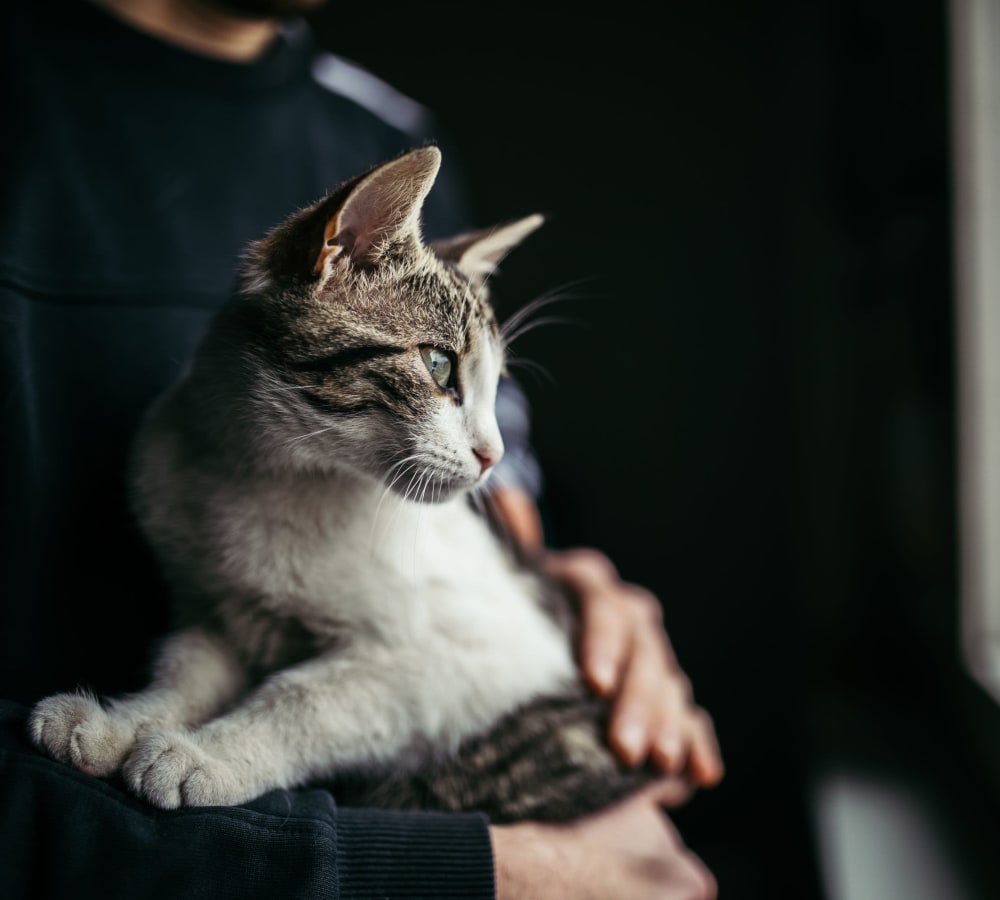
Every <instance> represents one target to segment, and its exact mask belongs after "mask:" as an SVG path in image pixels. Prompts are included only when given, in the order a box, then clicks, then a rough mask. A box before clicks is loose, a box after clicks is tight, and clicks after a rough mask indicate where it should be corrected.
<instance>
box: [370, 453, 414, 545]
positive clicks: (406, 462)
mask: <svg viewBox="0 0 1000 900" xmlns="http://www.w3.org/2000/svg"><path fill="white" fill-rule="evenodd" d="M418 459H419V454H416V453H414V454H412V455H410V456H406V457H404V458H403V459H401V460H399V462H395V463H393V464H392V465H391V466H390V467H389V471H388V472H387V473H386V474H387V476H388V475H391V474H392V472H393V470H394V469H395V470H396V474H395V475H394V476H393V478H392V481H390V482H389V484H387V485H386V487H385V490H384V491H382V496H381V497H379V501H378V504H377V505H376V506H375V512H374V514H373V515H372V530H371V535H370V536H369V544H370V545H371V548H372V550H373V551H374V549H375V532H376V528H377V525H378V517H379V512H380V511H381V509H382V505H383V503H385V498H386V497H387V496H388V495H389V494H390V493H391V492H392V489H393V488H394V487H395V486H396V483H397V482H398V481H399V479H400V478H402V477H403V476H404V474H405V473H406V472H407V471H412V470H413V469H414V468H416V465H417V461H418ZM404 467H405V468H404ZM398 512H399V509H398V508H397V510H396V513H397V514H398ZM393 521H395V515H393V517H392V518H391V519H390V520H389V523H388V525H387V526H386V531H385V532H383V534H385V533H386V532H387V531H388V528H389V527H391V525H392V523H393Z"/></svg>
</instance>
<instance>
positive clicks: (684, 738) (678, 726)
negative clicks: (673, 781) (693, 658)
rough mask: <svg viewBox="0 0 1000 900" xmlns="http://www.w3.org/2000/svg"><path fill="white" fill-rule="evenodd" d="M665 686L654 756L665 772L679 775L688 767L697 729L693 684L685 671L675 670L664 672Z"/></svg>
mask: <svg viewBox="0 0 1000 900" xmlns="http://www.w3.org/2000/svg"><path fill="white" fill-rule="evenodd" d="M661 685H662V686H661V689H660V697H659V718H658V721H657V728H656V732H655V735H654V738H653V744H652V747H651V748H650V756H651V757H652V760H653V762H654V763H655V764H656V765H657V766H658V767H659V768H660V769H662V770H663V771H664V772H668V773H672V774H677V773H679V772H681V771H683V769H684V768H685V766H686V764H687V760H688V755H689V754H690V751H691V743H692V741H691V737H692V732H693V731H694V728H695V723H694V722H693V721H692V718H691V711H692V706H691V683H690V681H689V680H688V677H687V676H686V675H685V674H684V673H683V672H681V671H680V670H679V669H675V670H672V671H665V672H664V674H663V675H662V677H661Z"/></svg>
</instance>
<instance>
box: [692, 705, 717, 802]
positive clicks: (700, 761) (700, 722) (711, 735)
mask: <svg viewBox="0 0 1000 900" xmlns="http://www.w3.org/2000/svg"><path fill="white" fill-rule="evenodd" d="M691 721H692V727H691V751H690V758H689V763H688V767H689V769H690V772H691V778H692V779H693V780H694V782H695V783H696V784H699V785H701V786H702V787H712V786H713V785H716V784H718V783H719V782H720V781H721V780H722V776H723V775H724V774H725V766H724V765H723V762H722V751H721V750H720V749H719V739H718V737H717V736H716V733H715V725H714V724H713V722H712V717H711V716H709V714H708V713H707V712H705V710H703V709H701V708H700V707H699V708H697V709H696V710H695V714H694V715H693V717H692V720H691Z"/></svg>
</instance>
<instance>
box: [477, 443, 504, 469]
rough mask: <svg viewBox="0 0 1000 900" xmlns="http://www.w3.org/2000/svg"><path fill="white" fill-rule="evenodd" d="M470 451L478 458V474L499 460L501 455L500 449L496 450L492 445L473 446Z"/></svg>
mask: <svg viewBox="0 0 1000 900" xmlns="http://www.w3.org/2000/svg"><path fill="white" fill-rule="evenodd" d="M472 452H473V453H474V454H475V456H476V459H478V460H479V474H480V475H482V474H483V472H485V471H486V470H487V469H489V468H492V467H493V466H495V465H496V464H497V463H498V462H500V457H501V456H502V455H503V451H502V450H500V451H497V450H495V449H494V448H492V447H473V448H472Z"/></svg>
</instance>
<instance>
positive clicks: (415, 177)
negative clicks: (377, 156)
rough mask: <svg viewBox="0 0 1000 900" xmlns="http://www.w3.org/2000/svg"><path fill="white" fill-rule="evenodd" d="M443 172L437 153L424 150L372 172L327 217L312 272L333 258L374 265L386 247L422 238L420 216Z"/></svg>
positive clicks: (375, 168) (421, 149)
mask: <svg viewBox="0 0 1000 900" xmlns="http://www.w3.org/2000/svg"><path fill="white" fill-rule="evenodd" d="M440 166H441V151H440V150H438V148H437V147H434V146H427V147H421V148H419V149H418V150H411V151H410V152H409V153H405V154H403V155H402V156H399V157H397V158H396V159H394V160H390V161H389V162H387V163H382V164H381V165H379V166H375V167H374V168H373V169H371V170H370V171H368V172H367V173H366V174H364V175H362V176H361V177H360V178H359V179H357V180H356V181H355V182H354V183H353V184H352V185H351V186H350V188H349V189H348V191H347V192H346V194H344V195H343V197H342V198H339V201H340V202H339V203H338V205H337V207H336V208H335V209H334V210H333V211H332V212H330V213H329V219H328V220H327V223H326V228H325V229H324V231H323V245H322V247H321V249H320V251H319V255H318V256H317V258H316V262H315V264H314V266H313V271H314V272H321V271H322V270H323V267H324V265H326V261H327V259H329V258H330V257H331V256H337V255H340V254H347V256H349V257H350V258H351V259H352V260H353V261H354V262H356V263H359V264H361V265H367V264H370V263H372V262H374V261H375V260H376V259H377V258H378V256H379V254H380V252H381V250H382V248H383V247H384V246H385V245H386V244H387V243H388V242H390V241H392V240H394V239H397V238H399V237H401V236H403V235H406V234H412V235H413V236H414V237H416V238H417V239H419V237H420V211H421V209H422V207H423V204H424V198H425V197H426V196H427V194H428V192H429V191H430V189H431V187H432V186H433V185H434V179H435V178H436V177H437V173H438V169H439V168H440Z"/></svg>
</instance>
